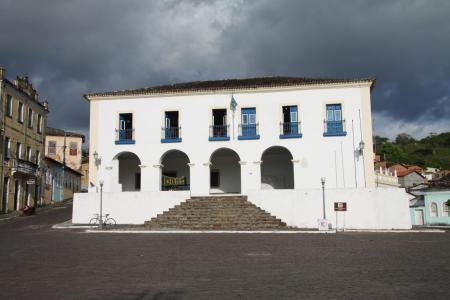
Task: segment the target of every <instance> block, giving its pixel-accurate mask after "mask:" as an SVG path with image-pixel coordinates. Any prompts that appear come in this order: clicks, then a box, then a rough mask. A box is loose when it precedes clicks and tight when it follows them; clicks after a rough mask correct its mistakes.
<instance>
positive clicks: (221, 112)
mask: <svg viewBox="0 0 450 300" xmlns="http://www.w3.org/2000/svg"><path fill="white" fill-rule="evenodd" d="M211 121H212V125H211V126H210V127H209V140H210V141H224V140H230V135H229V128H230V126H229V125H228V124H227V110H226V109H213V110H212V120H211Z"/></svg>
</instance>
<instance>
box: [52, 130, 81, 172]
mask: <svg viewBox="0 0 450 300" xmlns="http://www.w3.org/2000/svg"><path fill="white" fill-rule="evenodd" d="M83 143H84V135H83V134H81V133H77V132H70V131H64V130H62V129H56V128H51V127H47V128H46V136H45V156H47V157H50V158H52V159H54V160H56V161H59V162H61V163H65V165H66V166H68V167H70V168H71V169H73V170H77V171H80V170H81V157H82V150H81V149H82V147H83Z"/></svg>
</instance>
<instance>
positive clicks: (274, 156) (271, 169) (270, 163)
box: [261, 146, 294, 189]
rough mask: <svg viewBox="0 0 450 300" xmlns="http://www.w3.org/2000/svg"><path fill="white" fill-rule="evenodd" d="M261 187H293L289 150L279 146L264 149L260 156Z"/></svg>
mask: <svg viewBox="0 0 450 300" xmlns="http://www.w3.org/2000/svg"><path fill="white" fill-rule="evenodd" d="M261 160H262V164H261V188H262V189H293V188H294V166H293V165H292V154H291V152H290V151H289V150H288V149H286V148H284V147H281V146H274V147H270V148H268V149H266V150H265V151H264V153H263V154H262V156H261Z"/></svg>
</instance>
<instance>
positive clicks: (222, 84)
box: [84, 77, 375, 100]
mask: <svg viewBox="0 0 450 300" xmlns="http://www.w3.org/2000/svg"><path fill="white" fill-rule="evenodd" d="M363 82H365V83H370V84H371V88H372V87H373V84H374V83H375V79H374V78H359V79H358V78H357V79H343V78H341V79H338V78H306V77H259V78H245V79H224V80H208V81H193V82H185V83H176V84H169V85H160V86H152V87H145V88H139V89H129V90H118V91H111V92H99V93H90V94H86V95H84V97H85V98H86V99H88V100H89V98H91V97H108V96H134V95H149V94H150V95H154V94H173V93H186V92H213V91H224V90H242V89H245V90H248V89H258V88H271V87H290V86H308V85H321V84H333V83H335V84H345V83H363Z"/></svg>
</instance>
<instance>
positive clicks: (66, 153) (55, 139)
mask: <svg viewBox="0 0 450 300" xmlns="http://www.w3.org/2000/svg"><path fill="white" fill-rule="evenodd" d="M83 143H84V135H82V134H80V133H76V132H70V131H64V130H62V129H56V128H50V127H47V129H46V137H45V166H46V180H45V197H44V198H45V202H46V203H52V202H59V201H63V200H67V199H71V198H72V197H73V194H74V193H75V192H78V191H80V190H81V176H82V173H81V166H82V164H81V160H82V159H81V158H82V146H83Z"/></svg>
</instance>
